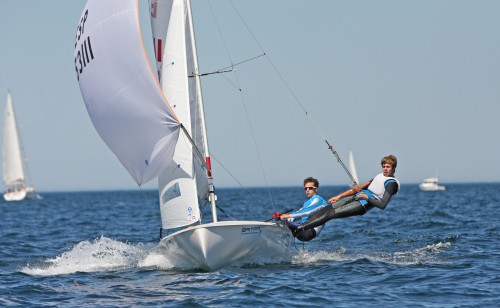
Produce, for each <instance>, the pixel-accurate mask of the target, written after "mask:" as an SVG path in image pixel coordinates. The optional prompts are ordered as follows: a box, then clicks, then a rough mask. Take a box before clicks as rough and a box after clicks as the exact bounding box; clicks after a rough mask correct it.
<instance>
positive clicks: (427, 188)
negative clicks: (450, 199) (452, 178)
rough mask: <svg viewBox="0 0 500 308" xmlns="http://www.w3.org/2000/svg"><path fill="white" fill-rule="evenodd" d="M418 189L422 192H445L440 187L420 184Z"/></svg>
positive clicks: (442, 187)
mask: <svg viewBox="0 0 500 308" xmlns="http://www.w3.org/2000/svg"><path fill="white" fill-rule="evenodd" d="M419 187H420V189H421V190H424V191H438V190H445V189H446V188H445V187H444V186H441V185H424V184H420V185H419Z"/></svg>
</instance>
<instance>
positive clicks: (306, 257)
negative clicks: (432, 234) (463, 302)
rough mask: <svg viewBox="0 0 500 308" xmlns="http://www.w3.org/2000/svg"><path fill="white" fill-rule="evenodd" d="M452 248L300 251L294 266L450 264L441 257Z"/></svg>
mask: <svg viewBox="0 0 500 308" xmlns="http://www.w3.org/2000/svg"><path fill="white" fill-rule="evenodd" d="M450 247H451V243H450V242H444V243H443V242H439V243H437V244H431V245H427V246H425V247H420V248H416V249H413V250H410V251H403V252H392V253H388V252H367V253H350V252H349V251H348V250H347V249H345V248H343V247H341V248H339V249H337V250H334V251H328V250H315V251H308V250H300V251H299V252H298V253H297V254H295V255H294V256H293V258H292V264H296V265H310V264H314V263H320V262H352V261H358V260H369V261H374V262H382V263H387V264H394V265H402V266H408V265H420V264H448V263H449V262H448V261H446V259H443V258H441V257H440V255H441V253H443V252H444V251H446V250H448V249H449V248H450Z"/></svg>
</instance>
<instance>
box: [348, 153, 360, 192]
mask: <svg viewBox="0 0 500 308" xmlns="http://www.w3.org/2000/svg"><path fill="white" fill-rule="evenodd" d="M347 165H348V168H349V172H350V173H351V175H352V178H353V179H354V181H356V183H354V185H359V184H360V183H359V178H358V172H357V171H356V164H355V163H354V155H353V154H352V151H349V159H348V161H347Z"/></svg>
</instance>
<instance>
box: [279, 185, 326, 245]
mask: <svg viewBox="0 0 500 308" xmlns="http://www.w3.org/2000/svg"><path fill="white" fill-rule="evenodd" d="M318 188H319V182H318V180H317V179H315V178H313V177H308V178H306V179H304V191H305V193H306V196H307V197H308V198H309V199H308V200H307V201H306V202H304V205H303V206H302V207H301V208H300V209H299V210H298V211H295V212H292V213H290V214H279V213H275V215H273V218H275V219H281V220H283V221H284V222H285V224H286V225H287V226H288V227H289V228H290V229H291V230H292V234H293V236H294V237H296V238H297V239H298V240H300V241H304V242H306V241H310V240H312V239H313V238H315V237H316V236H318V235H319V233H320V232H321V229H322V228H323V226H322V225H319V226H316V227H314V228H310V229H308V230H302V231H300V232H296V231H295V229H296V227H297V226H298V225H299V223H303V222H305V221H307V219H308V217H309V215H311V214H313V213H315V212H316V211H318V210H319V209H321V208H323V207H325V206H327V205H328V203H327V202H326V201H325V199H323V198H322V197H321V196H320V195H317V192H318Z"/></svg>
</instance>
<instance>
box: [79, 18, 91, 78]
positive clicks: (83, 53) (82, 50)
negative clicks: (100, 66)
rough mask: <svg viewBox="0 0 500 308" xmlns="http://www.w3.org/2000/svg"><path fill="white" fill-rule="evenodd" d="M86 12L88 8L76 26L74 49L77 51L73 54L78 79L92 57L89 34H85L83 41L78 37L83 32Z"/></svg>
mask: <svg viewBox="0 0 500 308" xmlns="http://www.w3.org/2000/svg"><path fill="white" fill-rule="evenodd" d="M88 14H89V10H86V11H85V13H84V14H83V16H82V19H80V23H79V24H78V27H77V28H76V37H75V50H78V51H77V52H76V54H75V71H76V78H78V80H80V75H81V74H82V73H83V69H84V68H85V67H86V66H87V65H88V64H89V63H90V61H92V60H93V59H94V53H93V51H92V44H91V43H90V36H87V38H84V39H83V41H82V42H80V38H82V36H83V35H84V33H85V22H86V21H87V16H88ZM78 44H80V45H78Z"/></svg>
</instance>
